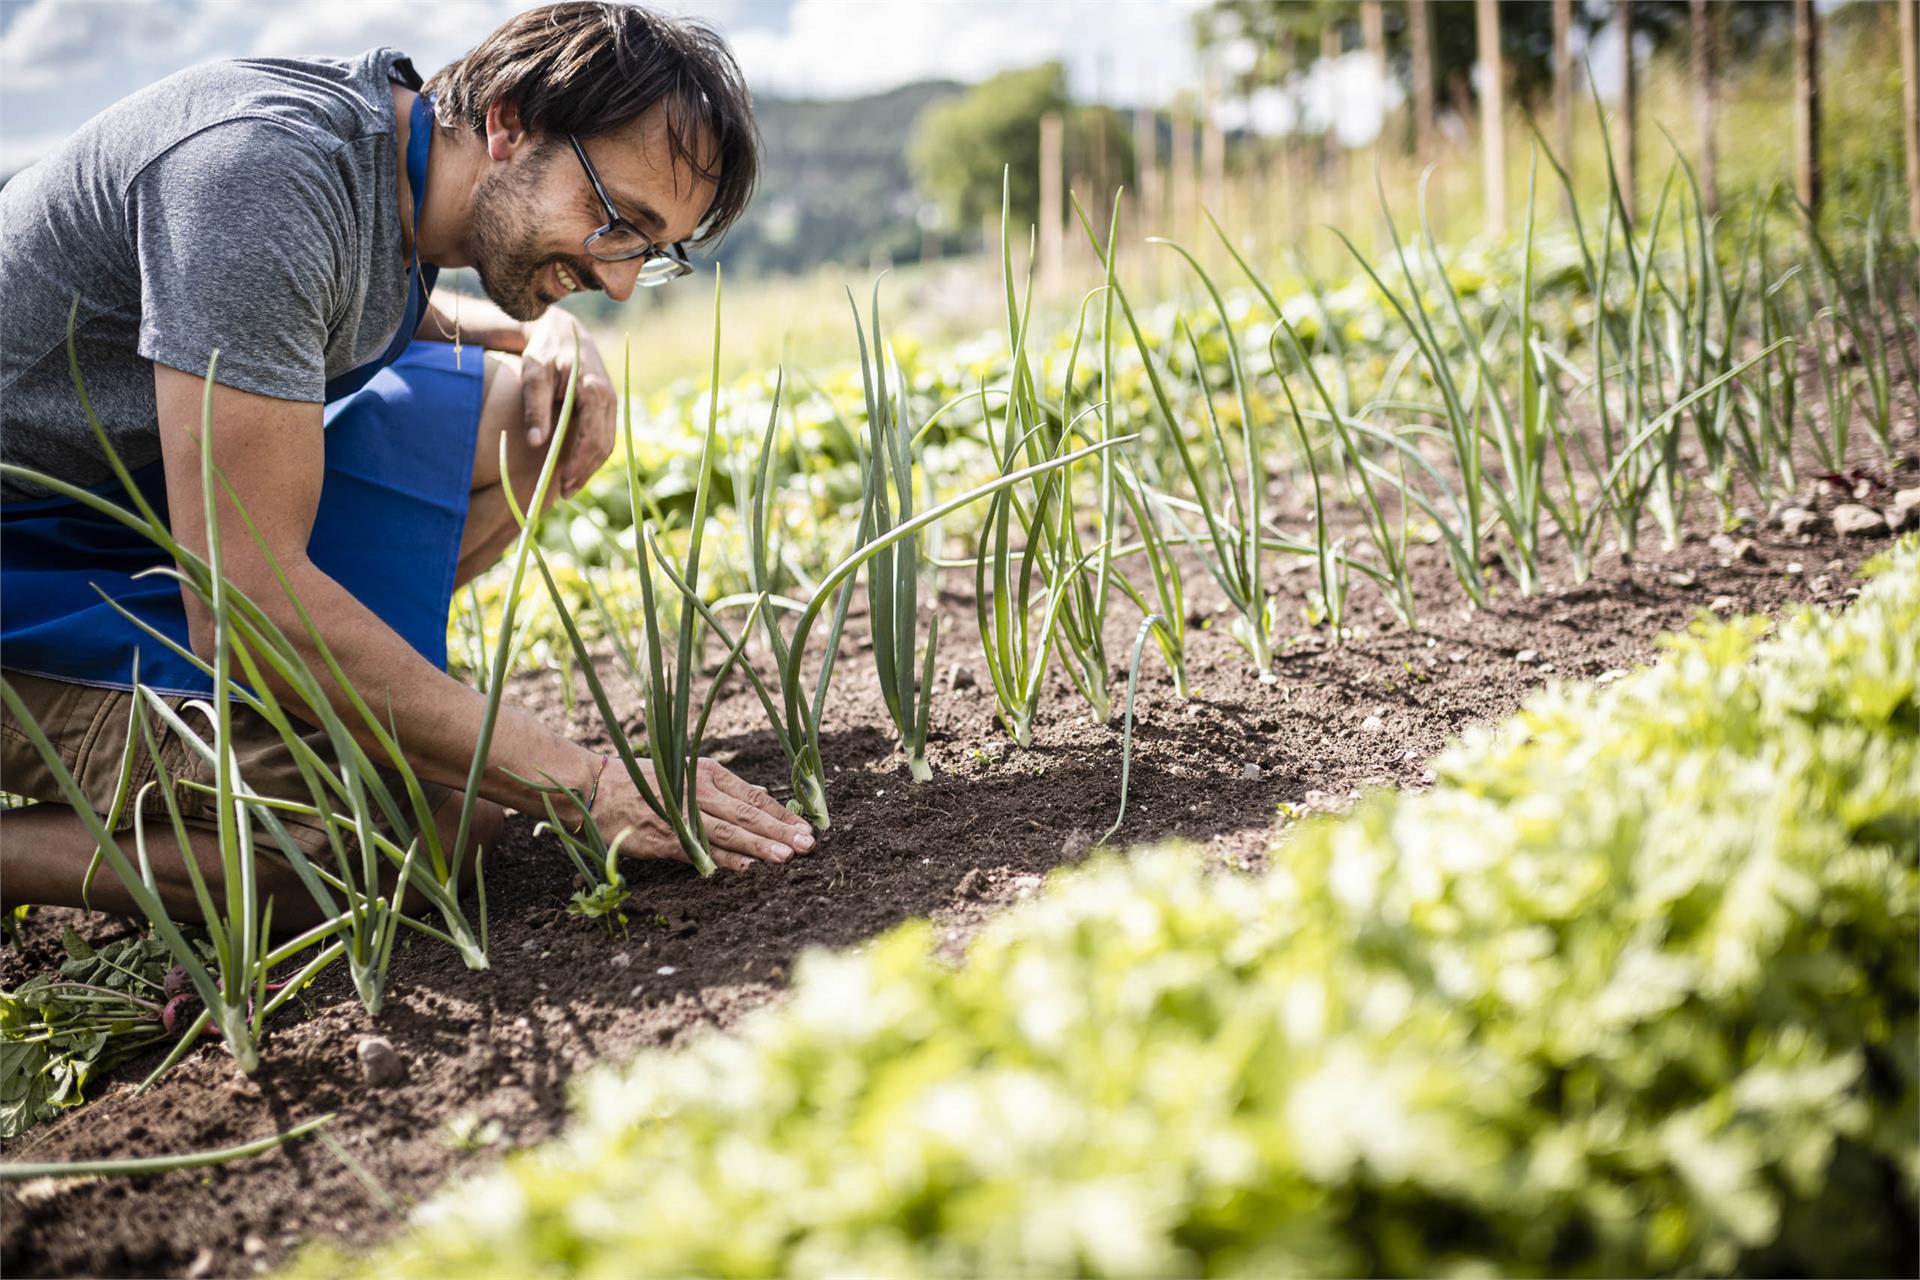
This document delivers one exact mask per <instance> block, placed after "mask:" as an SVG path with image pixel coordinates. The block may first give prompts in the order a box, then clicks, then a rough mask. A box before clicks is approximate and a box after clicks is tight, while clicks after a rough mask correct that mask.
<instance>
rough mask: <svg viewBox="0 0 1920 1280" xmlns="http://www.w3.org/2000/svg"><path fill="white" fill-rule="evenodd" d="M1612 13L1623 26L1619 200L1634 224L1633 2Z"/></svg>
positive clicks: (1636, 89) (1636, 94) (1621, 1)
mask: <svg viewBox="0 0 1920 1280" xmlns="http://www.w3.org/2000/svg"><path fill="white" fill-rule="evenodd" d="M1613 12H1614V16H1615V18H1616V19H1617V20H1618V21H1619V23H1620V50H1621V52H1620V133H1621V138H1620V142H1619V145H1618V147H1617V150H1618V152H1619V172H1620V196H1621V199H1622V201H1623V202H1624V203H1625V204H1626V206H1627V219H1628V221H1632V219H1633V217H1634V215H1635V214H1636V212H1637V211H1638V207H1639V201H1638V192H1639V190H1640V184H1639V182H1638V181H1637V178H1638V174H1637V173H1636V171H1635V170H1636V164H1635V162H1636V161H1637V160H1638V159H1639V158H1640V156H1639V146H1640V101H1639V99H1640V86H1639V83H1638V81H1639V79H1640V77H1639V74H1638V71H1637V69H1636V68H1635V67H1634V65H1633V0H1614V4H1613Z"/></svg>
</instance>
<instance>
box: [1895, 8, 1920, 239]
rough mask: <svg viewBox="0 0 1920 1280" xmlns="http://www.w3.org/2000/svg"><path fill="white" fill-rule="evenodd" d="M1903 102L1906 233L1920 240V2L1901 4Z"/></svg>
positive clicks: (1901, 85) (1901, 92) (1901, 93)
mask: <svg viewBox="0 0 1920 1280" xmlns="http://www.w3.org/2000/svg"><path fill="white" fill-rule="evenodd" d="M1900 100H1901V101H1902V102H1903V103H1905V104H1906V117H1907V130H1906V132H1907V229H1908V230H1909V231H1910V232H1912V234H1913V238H1914V239H1915V240H1920V0H1900Z"/></svg>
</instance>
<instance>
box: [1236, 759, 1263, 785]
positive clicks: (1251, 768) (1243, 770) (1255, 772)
mask: <svg viewBox="0 0 1920 1280" xmlns="http://www.w3.org/2000/svg"><path fill="white" fill-rule="evenodd" d="M1240 776H1241V777H1242V778H1244V779H1246V780H1247V781H1248V782H1258V781H1260V766H1259V765H1257V764H1255V763H1253V762H1252V761H1251V760H1249V761H1248V762H1247V763H1245V764H1243V765H1241V766H1240Z"/></svg>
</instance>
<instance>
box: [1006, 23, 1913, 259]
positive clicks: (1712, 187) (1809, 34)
mask: <svg viewBox="0 0 1920 1280" xmlns="http://www.w3.org/2000/svg"><path fill="white" fill-rule="evenodd" d="M1550 2H1551V3H1552V5H1553V88H1552V94H1553V102H1552V106H1553V125H1554V128H1555V129H1556V130H1557V138H1556V149H1557V150H1558V151H1559V153H1560V154H1561V155H1562V156H1570V155H1571V154H1572V151H1573V145H1572V129H1573V119H1574V113H1575V111H1576V109H1577V105H1576V103H1575V102H1574V98H1573V91H1574V61H1573V55H1572V50H1571V47H1570V34H1571V31H1572V10H1573V0H1550ZM1384 3H1385V0H1363V2H1362V5H1361V9H1360V18H1361V22H1360V27H1361V35H1362V46H1363V48H1364V49H1365V51H1366V53H1367V54H1368V56H1369V57H1371V58H1372V59H1374V65H1375V66H1376V67H1377V68H1378V69H1379V70H1380V73H1381V75H1382V76H1383V78H1384V75H1385V70H1386V65H1387V58H1386V36H1385V25H1384V20H1383V15H1382V8H1383V4H1384ZM1895 3H1896V4H1897V8H1898V19H1897V29H1898V34H1899V40H1900V62H1901V92H1902V106H1903V121H1904V125H1903V128H1904V143H1905V151H1906V176H1907V197H1908V222H1909V226H1910V229H1911V231H1912V234H1913V235H1914V237H1915V238H1916V239H1920V17H1917V16H1916V9H1917V8H1920V0H1895ZM1405 4H1406V18H1407V35H1408V45H1409V54H1410V59H1411V63H1412V68H1411V70H1412V74H1411V77H1410V79H1411V82H1412V83H1411V86H1410V88H1411V91H1412V92H1411V99H1412V102H1411V105H1412V110H1413V148H1414V151H1415V153H1416V155H1417V156H1418V158H1419V159H1420V160H1421V161H1422V162H1424V161H1426V160H1427V159H1429V158H1431V157H1432V156H1433V155H1434V154H1435V149H1436V147H1437V145H1438V140H1439V129H1438V125H1437V118H1438V112H1437V103H1436V97H1435V86H1434V77H1433V70H1432V57H1431V54H1430V50H1431V48H1432V27H1431V15H1430V0H1405ZM1792 4H1793V56H1794V79H1795V93H1794V131H1793V132H1794V185H1795V189H1796V192H1797V194H1798V195H1799V197H1800V199H1801V200H1802V201H1803V202H1804V203H1805V204H1806V205H1807V207H1808V208H1809V209H1812V210H1815V211H1816V212H1817V211H1818V209H1819V207H1820V197H1821V164H1820V147H1819V137H1820V72H1819V59H1820V18H1819V14H1818V12H1817V10H1816V8H1815V0H1792ZM1689 8H1690V14H1689V16H1690V30H1689V46H1690V49H1689V54H1690V68H1689V69H1690V80H1691V82H1692V91H1693V105H1694V113H1695V124H1696V127H1697V130H1698V133H1699V139H1700V150H1699V154H1698V156H1697V167H1698V172H1699V176H1700V181H1701V189H1702V192H1703V194H1704V196H1705V198H1706V200H1707V201H1708V203H1709V206H1710V208H1711V207H1715V206H1717V203H1718V190H1719V185H1718V176H1717V169H1718V162H1717V144H1716V139H1717V135H1718V132H1719V81H1720V66H1719V61H1720V59H1719V51H1718V45H1719V41H1718V39H1717V38H1716V35H1717V27H1718V22H1717V21H1716V19H1715V10H1716V9H1719V8H1720V5H1719V4H1717V3H1715V2H1714V0H1689ZM1614 17H1615V23H1616V25H1617V28H1618V30H1619V33H1620V36H1621V39H1622V47H1623V49H1624V50H1625V51H1627V53H1626V56H1624V57H1623V64H1624V73H1623V76H1622V80H1621V85H1620V95H1619V98H1618V100H1617V102H1616V103H1615V115H1614V119H1615V124H1614V128H1615V131H1616V136H1615V138H1614V143H1613V146H1614V158H1615V163H1616V164H1617V165H1618V167H1619V174H1620V185H1621V191H1622V194H1623V196H1624V197H1625V198H1626V199H1627V200H1628V202H1629V207H1628V213H1629V215H1631V214H1632V213H1633V212H1634V210H1633V208H1632V204H1631V202H1632V200H1633V198H1634V192H1635V191H1636V189H1637V182H1636V176H1637V175H1636V166H1637V162H1638V158H1639V156H1638V152H1639V145H1638V144H1639V132H1640V130H1639V119H1638V115H1639V102H1638V99H1639V84H1638V79H1639V77H1638V73H1637V71H1636V69H1635V67H1634V61H1633V58H1632V56H1631V50H1632V48H1633V32H1634V14H1633V0H1614ZM1474 25H1475V35H1476V39H1477V43H1478V46H1479V57H1480V63H1481V65H1482V66H1499V67H1501V68H1502V73H1501V74H1499V75H1494V76H1490V77H1485V80H1484V84H1483V88H1482V93H1483V98H1482V100H1481V102H1480V105H1479V109H1478V112H1477V114H1478V120H1479V132H1480V149H1481V166H1480V167H1481V174H1482V201H1483V208H1484V212H1485V219H1486V226H1487V228H1488V230H1490V231H1491V232H1493V233H1494V234H1496V235H1500V234H1505V232H1506V230H1507V227H1508V220H1509V216H1510V214H1511V209H1510V208H1509V204H1508V194H1507V151H1506V149H1507V132H1506V129H1505V121H1506V101H1507V96H1508V95H1507V76H1506V74H1505V64H1504V60H1503V59H1502V57H1501V53H1500V48H1501V44H1500V10H1499V5H1498V3H1497V0H1474ZM1335 39H1336V40H1337V35H1336V37H1335ZM1337 53H1338V48H1337V44H1334V43H1331V42H1330V43H1329V45H1328V47H1327V48H1326V49H1325V50H1324V51H1323V57H1324V56H1332V55H1335V54H1337ZM1171 125H1172V129H1171V133H1172V143H1171V147H1170V148H1169V154H1168V155H1167V157H1166V161H1165V164H1164V166H1163V164H1162V161H1161V155H1160V150H1161V148H1160V125H1159V113H1158V112H1157V111H1156V110H1155V109H1154V108H1152V107H1147V106H1142V107H1139V108H1137V109H1136V111H1135V114H1134V155H1135V159H1136V167H1137V172H1138V176H1137V181H1136V186H1137V188H1138V190H1137V191H1136V192H1135V194H1134V196H1133V203H1134V208H1135V210H1136V212H1137V213H1138V215H1139V225H1142V226H1145V227H1149V228H1152V227H1158V228H1162V229H1164V230H1167V231H1170V232H1172V233H1173V234H1175V235H1190V234H1192V233H1193V232H1194V231H1196V230H1197V229H1198V223H1199V217H1198V212H1199V209H1200V208H1202V207H1204V208H1207V209H1210V210H1214V211H1216V212H1219V211H1221V210H1222V208H1223V201H1224V199H1225V192H1226V190H1227V176H1226V154H1227V147H1226V134H1225V132H1224V131H1223V130H1222V129H1221V127H1220V125H1219V124H1218V122H1217V121H1216V119H1215V118H1214V113H1213V112H1212V111H1211V110H1210V109H1209V110H1206V111H1203V112H1202V113H1201V118H1199V119H1196V118H1195V116H1194V113H1193V112H1191V111H1190V110H1188V109H1187V108H1186V107H1184V106H1176V107H1175V108H1174V109H1173V111H1172V113H1171ZM1392 132H1395V130H1394V129H1392V128H1391V124H1390V126H1389V128H1386V129H1383V130H1382V133H1381V137H1382V138H1383V139H1384V138H1385V137H1387V136H1388V134H1390V133H1392ZM1196 143H1197V145H1196ZM1376 145H1377V144H1376ZM1105 150H1106V149H1105V147H1104V145H1102V146H1097V147H1095V148H1094V149H1093V161H1092V167H1093V168H1094V170H1095V171H1094V172H1091V173H1089V174H1087V175H1085V176H1086V178H1087V180H1088V182H1089V184H1090V188H1091V190H1092V191H1094V192H1096V193H1097V192H1101V191H1105V190H1107V189H1108V182H1107V176H1106V175H1105V174H1104V173H1103V172H1100V171H1099V170H1100V169H1101V167H1102V166H1103V165H1104V158H1105ZM1286 154H1287V153H1286V152H1285V151H1283V152H1282V155H1283V156H1285V155H1286ZM1196 161H1197V163H1196ZM1283 163H1284V161H1283ZM1266 185H1267V186H1269V187H1271V186H1273V185H1276V184H1273V183H1268V184H1266ZM1284 185H1290V184H1284ZM1067 186H1068V176H1067V165H1066V128H1065V122H1064V121H1063V120H1062V118H1061V117H1060V116H1059V115H1058V114H1049V115H1047V116H1045V117H1044V118H1042V120H1041V122H1040V226H1039V243H1038V245H1037V251H1038V263H1037V265H1038V267H1039V270H1040V274H1041V277H1042V280H1043V282H1045V283H1047V284H1049V285H1055V286H1057V285H1058V284H1059V283H1060V281H1061V278H1062V273H1063V270H1064V264H1065V262H1066V260H1067V245H1068V244H1069V243H1070V238H1069V237H1070V233H1071V234H1072V235H1078V231H1077V229H1073V228H1070V227H1069V225H1068V216H1067V210H1066V203H1065V195H1066V190H1067ZM1082 198H1083V199H1085V198H1086V193H1084V192H1083V193H1082ZM1094 198H1095V200H1096V203H1097V202H1098V201H1099V198H1100V197H1099V196H1098V195H1097V194H1096V195H1095V197H1094ZM991 233H992V234H990V235H989V237H988V241H989V243H990V244H991V243H992V242H993V239H994V237H995V236H997V234H998V230H997V226H996V227H994V228H992V229H991Z"/></svg>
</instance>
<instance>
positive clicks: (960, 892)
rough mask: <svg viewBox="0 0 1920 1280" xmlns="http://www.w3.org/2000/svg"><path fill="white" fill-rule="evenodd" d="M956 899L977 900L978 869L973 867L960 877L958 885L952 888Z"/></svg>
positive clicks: (978, 885) (978, 890)
mask: <svg viewBox="0 0 1920 1280" xmlns="http://www.w3.org/2000/svg"><path fill="white" fill-rule="evenodd" d="M953 896H954V897H956V898H977V897H979V896H980V868H978V867H974V868H972V869H971V870H969V871H968V872H967V874H965V875H963V876H961V877H960V883H959V884H957V885H955V886H954V887H953Z"/></svg>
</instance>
